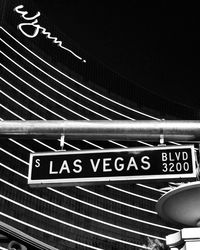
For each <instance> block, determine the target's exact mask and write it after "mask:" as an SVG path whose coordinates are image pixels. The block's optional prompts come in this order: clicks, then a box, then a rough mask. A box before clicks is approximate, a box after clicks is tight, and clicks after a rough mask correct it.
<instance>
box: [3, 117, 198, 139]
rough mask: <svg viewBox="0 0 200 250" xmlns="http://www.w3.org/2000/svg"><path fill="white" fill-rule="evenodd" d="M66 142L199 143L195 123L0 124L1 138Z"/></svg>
mask: <svg viewBox="0 0 200 250" xmlns="http://www.w3.org/2000/svg"><path fill="white" fill-rule="evenodd" d="M61 135H65V136H66V140H82V139H88V140H121V141H122V140H145V141H159V140H160V138H161V137H164V139H165V140H167V141H169V140H176V141H199V140H200V121H198V120H178V121H177V120H168V121H167V120H134V121H129V120H113V121H110V120H106V121H105V120H90V121H85V120H64V121H63V120H49V121H41V120H28V121H18V120H17V121H15V120H14V121H13V120H12V121H11V120H10V121H0V137H19V138H21V139H26V138H45V139H52V138H60V136H61Z"/></svg>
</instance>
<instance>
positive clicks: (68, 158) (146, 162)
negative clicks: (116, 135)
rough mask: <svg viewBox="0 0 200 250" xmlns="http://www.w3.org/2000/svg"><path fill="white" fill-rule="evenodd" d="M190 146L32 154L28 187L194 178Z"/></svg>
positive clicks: (192, 154)
mask: <svg viewBox="0 0 200 250" xmlns="http://www.w3.org/2000/svg"><path fill="white" fill-rule="evenodd" d="M194 154H195V153H194V147H193V146H192V145H186V146H158V147H139V148H128V149H106V150H81V151H58V152H43V153H33V154H31V155H30V166H29V177H28V183H29V184H30V185H32V186H51V185H68V186H69V185H83V184H84V185H89V184H100V183H107V182H116V181H135V182H136V181H150V180H162V179H165V180H172V179H173V180H175V179H177V180H179V181H181V180H183V179H188V178H189V179H192V178H195V177H196V173H195V155H194Z"/></svg>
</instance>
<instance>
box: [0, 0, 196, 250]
mask: <svg viewBox="0 0 200 250" xmlns="http://www.w3.org/2000/svg"><path fill="white" fill-rule="evenodd" d="M22 5H23V6H22ZM0 10H1V12H0V14H1V19H0V20H1V23H0V24H1V27H0V38H1V40H0V46H1V56H0V58H1V70H0V111H1V112H0V119H1V121H4V120H22V121H25V120H43V121H46V120H117V119H118V120H124V119H125V120H135V119H140V120H147V119H155V120H159V119H162V118H166V119H168V118H172V119H173V118H183V119H184V118H185V117H186V113H187V115H188V114H189V116H190V117H188V116H187V118H191V119H196V118H198V117H197V114H196V113H195V111H193V110H187V109H186V108H185V107H181V106H178V105H176V106H174V104H172V103H168V102H167V101H165V100H162V99H161V98H159V97H155V96H153V95H152V94H149V93H145V92H143V91H142V90H140V89H139V88H138V87H134V86H133V89H131V90H130V85H129V84H130V83H128V82H127V81H126V80H124V79H122V78H121V77H119V76H118V75H116V74H114V73H113V72H110V71H109V70H108V69H106V68H104V67H103V66H102V65H100V64H98V63H97V62H96V61H95V60H94V59H93V58H92V57H91V56H89V55H87V53H86V52H83V51H81V49H80V48H79V47H78V46H77V45H74V44H73V42H72V41H71V40H70V39H68V38H67V37H66V35H64V34H62V33H60V32H58V31H57V30H56V27H54V26H52V25H49V23H48V19H47V18H45V17H44V16H43V15H42V14H40V13H39V12H38V9H37V6H35V5H33V4H32V3H31V1H25V0H23V1H18V0H17V1H14V0H9V1H6V0H3V1H1V2H0ZM116 84H117V86H118V87H117V88H115V87H114V86H116ZM128 90H130V91H128ZM157 144H159V142H158V143H154V144H152V143H147V142H144V141H131V142H130V141H112V140H109V141H88V140H82V141H72V140H68V139H67V138H65V144H64V150H67V151H69V150H83V149H99V150H101V149H108V148H127V147H142V146H145V147H146V146H149V147H151V146H157ZM171 144H172V145H174V144H175V143H174V142H171ZM58 150H60V138H58V139H57V140H51V139H49V140H47V139H38V138H32V139H26V140H25V139H23V138H21V139H19V138H17V139H16V138H1V147H0V171H1V175H0V176H1V177H0V178H1V179H0V181H1V183H0V249H1V248H2V249H4V248H5V249H6V248H8V245H9V244H10V246H9V247H12V245H11V243H10V242H12V244H18V243H15V242H14V241H16V242H19V243H20V244H22V245H23V246H22V247H24V249H25V247H26V248H27V249H60V250H64V249H106V250H107V249H120V250H122V249H136V250H139V249H148V247H147V246H145V244H146V245H147V243H148V239H150V241H151V240H159V241H160V242H161V243H164V242H165V236H166V235H168V234H171V233H174V232H177V231H178V230H179V228H178V227H177V226H175V225H169V224H168V223H165V222H164V221H163V220H161V219H160V218H159V217H158V215H157V213H156V211H155V204H156V202H157V200H158V199H159V197H160V196H161V195H162V194H164V191H162V190H161V187H165V186H166V185H167V184H166V183H155V182H149V183H148V182H145V183H132V182H128V183H126V182H123V183H120V184H119V183H114V184H113V183H112V184H110V185H109V184H106V185H88V186H72V187H42V188H31V187H30V186H29V185H28V183H27V178H28V167H29V156H30V153H33V152H47V151H50V152H56V151H58Z"/></svg>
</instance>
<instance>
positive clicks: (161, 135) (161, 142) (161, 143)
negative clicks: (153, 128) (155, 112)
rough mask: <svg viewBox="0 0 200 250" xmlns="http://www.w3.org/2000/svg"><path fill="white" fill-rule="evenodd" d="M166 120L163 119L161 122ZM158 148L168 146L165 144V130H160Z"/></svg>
mask: <svg viewBox="0 0 200 250" xmlns="http://www.w3.org/2000/svg"><path fill="white" fill-rule="evenodd" d="M164 120H165V119H162V120H161V121H164ZM158 146H166V144H165V136H164V131H163V129H161V130H160V144H158Z"/></svg>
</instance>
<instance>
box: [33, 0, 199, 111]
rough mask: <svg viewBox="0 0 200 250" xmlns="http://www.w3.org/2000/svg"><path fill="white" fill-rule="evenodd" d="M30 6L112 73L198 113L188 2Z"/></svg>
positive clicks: (193, 14)
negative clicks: (190, 107)
mask: <svg viewBox="0 0 200 250" xmlns="http://www.w3.org/2000/svg"><path fill="white" fill-rule="evenodd" d="M34 2H35V4H36V6H38V10H40V11H41V14H44V15H46V16H47V17H48V18H50V20H51V22H52V23H54V24H55V25H57V26H58V27H59V29H60V30H61V31H63V32H64V33H65V34H66V35H67V36H69V37H70V38H71V39H72V40H74V41H75V42H76V43H78V44H79V45H80V47H81V48H83V49H84V50H85V51H87V52H89V53H90V54H91V55H92V56H94V57H95V58H96V59H97V60H98V61H100V62H102V63H103V64H105V65H107V66H108V67H109V68H111V69H112V70H113V71H116V72H118V73H119V74H121V75H122V76H123V77H125V78H127V79H129V80H131V81H136V83H137V84H138V85H139V86H143V87H144V88H146V89H147V90H148V91H152V92H155V93H157V94H158V95H160V96H163V97H166V98H168V99H171V100H174V101H177V102H179V103H182V104H185V105H188V106H194V107H197V108H199V107H200V101H199V87H198V86H199V80H200V76H199V59H200V57H199V55H200V53H199V52H200V50H199V44H200V43H199V42H200V36H199V32H200V28H199V27H200V25H199V24H200V15H199V8H198V5H195V4H194V2H191V3H189V2H186V3H185V2H183V1H139V0H138V1H137V0H133V1H88V0H84V1H81V0H56V1H49V0H42V1H40V0H34ZM134 84H135V83H134Z"/></svg>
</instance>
